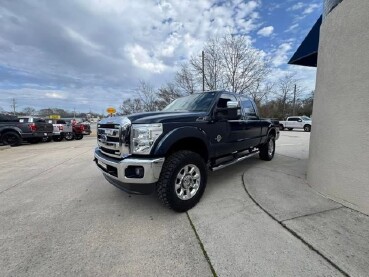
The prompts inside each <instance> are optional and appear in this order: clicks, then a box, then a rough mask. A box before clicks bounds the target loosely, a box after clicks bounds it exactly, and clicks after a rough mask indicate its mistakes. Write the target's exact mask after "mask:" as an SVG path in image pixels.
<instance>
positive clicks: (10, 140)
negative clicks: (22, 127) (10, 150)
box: [1, 131, 22, 146]
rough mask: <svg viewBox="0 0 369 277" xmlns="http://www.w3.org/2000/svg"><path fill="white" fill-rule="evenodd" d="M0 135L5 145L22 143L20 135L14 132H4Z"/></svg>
mask: <svg viewBox="0 0 369 277" xmlns="http://www.w3.org/2000/svg"><path fill="white" fill-rule="evenodd" d="M1 137H2V138H1V140H2V142H3V144H5V145H10V146H18V145H20V144H21V143H22V137H21V136H20V135H19V134H18V133H16V132H11V131H9V132H5V133H4V134H3V135H2V136H1Z"/></svg>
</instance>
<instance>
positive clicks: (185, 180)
mask: <svg viewBox="0 0 369 277" xmlns="http://www.w3.org/2000/svg"><path fill="white" fill-rule="evenodd" d="M200 181H201V173H200V169H199V168H198V167H197V166H196V165H194V164H188V165H186V166H184V167H182V169H181V170H180V171H179V172H178V174H177V177H176V179H175V187H174V189H175V192H176V194H177V197H178V198H179V199H181V200H188V199H191V198H192V197H194V196H195V194H196V193H197V191H198V190H199V187H200Z"/></svg>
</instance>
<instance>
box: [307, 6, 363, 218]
mask: <svg viewBox="0 0 369 277" xmlns="http://www.w3.org/2000/svg"><path fill="white" fill-rule="evenodd" d="M368 14H369V1H363V0H345V1H343V2H342V3H340V4H339V5H338V6H337V7H336V8H334V10H332V11H331V12H330V13H329V14H328V15H327V16H326V17H325V18H324V21H323V23H322V26H321V30H320V43H319V55H318V70H317V84H316V91H315V96H314V110H313V126H312V132H311V139H310V159H309V167H308V182H309V184H310V185H311V186H312V187H313V188H314V189H316V190H318V191H319V192H321V193H322V194H324V195H327V196H328V197H330V198H332V199H334V200H337V201H339V202H342V203H343V204H345V205H347V206H350V207H352V208H354V209H357V210H359V211H361V212H364V213H366V214H369V28H368V26H369V16H368Z"/></svg>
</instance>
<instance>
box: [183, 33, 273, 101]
mask: <svg viewBox="0 0 369 277" xmlns="http://www.w3.org/2000/svg"><path fill="white" fill-rule="evenodd" d="M203 72H204V77H205V78H204V79H205V89H206V90H217V89H227V90H230V91H232V92H235V93H239V94H248V93H255V92H256V91H259V90H260V84H261V83H262V82H263V80H264V79H265V76H266V74H267V73H268V72H269V63H268V62H267V61H266V59H265V58H264V55H263V54H262V53H261V52H260V51H258V50H256V49H255V48H253V47H252V46H251V44H250V43H249V41H248V38H247V37H246V36H242V35H237V36H234V35H231V34H229V35H226V36H224V37H221V38H219V37H215V38H212V39H210V40H209V41H208V42H207V43H206V44H205V46H204V68H203V64H202V59H201V57H200V56H199V55H198V56H193V57H191V59H190V62H189V63H188V64H185V65H183V66H182V67H181V69H180V71H179V72H178V73H177V80H176V83H177V84H178V85H179V86H180V87H181V88H183V87H184V85H183V84H186V85H187V86H185V87H186V88H187V89H185V90H186V91H190V92H191V93H193V91H194V89H193V88H199V87H201V83H202V77H203ZM188 84H191V85H190V86H189V85H188ZM188 87H190V88H191V89H188Z"/></svg>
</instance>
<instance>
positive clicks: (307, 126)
mask: <svg viewBox="0 0 369 277" xmlns="http://www.w3.org/2000/svg"><path fill="white" fill-rule="evenodd" d="M279 127H280V130H284V129H286V128H287V129H288V130H290V131H292V130H293V129H304V131H305V132H310V131H311V119H310V118H309V117H307V116H290V117H287V120H286V121H279Z"/></svg>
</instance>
